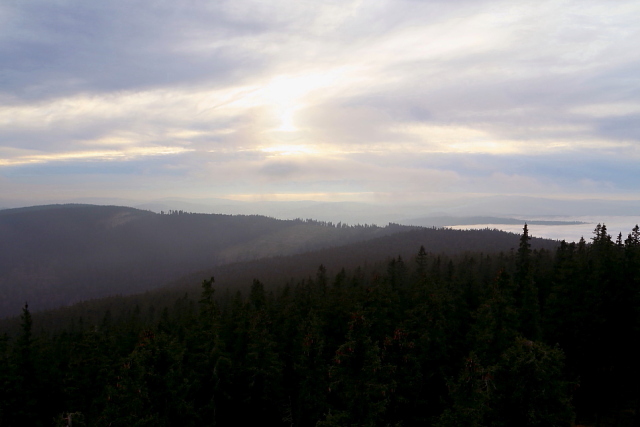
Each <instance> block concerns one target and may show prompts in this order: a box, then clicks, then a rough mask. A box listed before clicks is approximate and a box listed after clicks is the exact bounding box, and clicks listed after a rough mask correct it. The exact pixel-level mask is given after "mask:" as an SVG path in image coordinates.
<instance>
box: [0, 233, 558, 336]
mask: <svg viewBox="0 0 640 427" xmlns="http://www.w3.org/2000/svg"><path fill="white" fill-rule="evenodd" d="M519 238H520V236H519V235H517V234H514V233H508V232H505V231H500V230H490V229H484V230H451V229H443V228H414V229H410V230H406V231H402V232H398V233H394V234H391V235H387V236H382V237H378V238H374V239H370V240H367V241H361V242H356V243H351V244H347V245H344V246H340V247H332V248H324V249H318V250H315V251H310V252H305V253H301V254H297V255H289V256H276V257H269V258H262V259H256V260H252V261H245V262H235V263H230V264H225V265H218V266H211V267H209V268H206V269H202V270H197V271H192V272H190V273H189V274H185V275H184V276H183V277H181V278H179V279H176V280H173V281H171V282H169V283H167V285H166V286H162V287H160V288H158V289H154V290H150V291H149V292H146V293H144V294H136V295H130V296H119V297H110V298H103V299H97V300H92V301H86V302H83V303H81V304H76V305H74V306H72V307H65V308H64V309H61V310H54V311H47V312H43V313H36V314H35V315H34V321H36V320H37V322H36V323H38V324H46V325H58V327H59V326H65V325H66V324H65V319H67V320H68V319H72V318H79V317H82V318H83V319H85V321H87V322H88V323H89V324H91V323H95V322H99V321H100V320H101V319H102V316H103V315H104V313H105V311H106V310H110V311H111V312H112V314H113V315H114V316H116V317H117V316H118V313H127V312H131V311H132V310H133V309H134V307H136V306H137V307H139V308H140V309H141V310H142V311H143V312H147V311H149V310H155V311H159V310H160V309H161V308H162V307H166V306H171V305H172V304H173V303H174V302H175V301H176V299H178V298H180V297H183V296H184V295H189V297H190V298H191V300H193V299H195V300H197V299H198V298H199V295H200V292H201V284H202V281H203V280H204V279H208V278H209V277H212V276H213V277H215V285H214V288H215V289H216V295H218V296H220V295H224V293H225V292H226V291H227V290H228V291H230V292H231V294H232V295H233V293H234V292H235V291H238V290H240V291H243V292H246V291H248V290H249V288H250V287H251V284H252V283H253V279H259V280H260V281H261V282H262V283H264V285H265V287H266V289H268V290H269V289H274V288H276V287H278V286H281V285H283V284H284V283H288V282H293V283H296V282H297V281H299V280H301V279H304V278H307V277H315V275H316V273H317V271H318V268H319V266H320V265H323V266H324V267H325V268H326V274H327V276H328V277H330V278H331V277H334V276H335V275H336V274H337V273H338V272H339V271H340V270H341V269H342V268H345V269H346V270H354V269H356V268H357V267H359V266H367V265H368V266H371V265H373V264H377V263H385V262H387V261H388V260H389V259H390V258H392V257H401V258H402V259H403V260H404V261H405V263H412V260H413V259H414V257H415V256H416V255H417V253H418V251H419V249H420V246H424V247H425V250H426V251H427V252H428V253H432V254H443V255H445V256H459V257H464V256H465V254H466V253H484V254H496V253H499V252H506V253H509V252H511V251H512V250H516V249H517V247H518V242H519ZM557 245H558V242H556V241H553V240H548V239H540V238H535V237H534V238H532V239H531V247H532V248H533V249H547V250H553V249H555V248H556V247H557ZM495 258H496V257H494V259H495ZM17 327H18V321H17V318H14V319H11V320H7V321H0V331H2V330H16V329H17Z"/></svg>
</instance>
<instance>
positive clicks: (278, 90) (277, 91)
mask: <svg viewBox="0 0 640 427" xmlns="http://www.w3.org/2000/svg"><path fill="white" fill-rule="evenodd" d="M339 74H341V71H340V70H337V71H333V72H326V73H313V74H303V75H298V76H289V75H280V76H277V77H275V78H274V79H272V80H271V81H270V82H269V83H268V84H267V86H266V87H265V88H264V91H263V96H264V101H265V103H266V104H267V105H270V106H271V108H273V109H274V110H275V112H276V114H277V116H278V119H279V122H280V126H279V127H278V128H277V129H275V130H279V131H283V132H295V131H296V130H298V128H297V127H296V126H295V125H294V122H293V117H294V113H295V112H296V111H298V110H300V109H302V108H304V107H305V106H306V102H307V101H308V100H307V99H306V98H308V96H309V95H310V94H311V93H312V92H314V91H316V90H318V89H321V88H325V87H328V86H331V85H332V84H334V83H335V82H336V81H337V79H338V75H339Z"/></svg>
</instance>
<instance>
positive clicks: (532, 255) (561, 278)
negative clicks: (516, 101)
mask: <svg viewBox="0 0 640 427" xmlns="http://www.w3.org/2000/svg"><path fill="white" fill-rule="evenodd" d="M514 238H515V239H516V240H515V241H514V250H512V251H509V252H504V251H503V252H495V253H493V252H491V253H489V252H486V253H480V252H465V253H458V254H444V253H430V252H427V251H425V249H424V247H417V248H416V249H415V255H414V256H413V257H412V258H410V259H409V258H402V257H398V256H397V255H394V254H389V258H388V259H387V261H386V262H384V263H371V264H365V265H361V266H360V267H356V268H349V269H348V270H347V269H342V270H337V271H338V273H336V274H328V269H327V268H326V266H324V265H319V266H318V268H317V271H316V272H315V274H314V275H312V276H307V277H304V278H299V279H297V280H289V281H284V282H283V283H281V284H279V285H278V286H269V287H266V286H265V285H264V284H263V283H262V282H261V281H260V277H256V278H255V280H253V283H252V284H251V287H250V290H249V291H247V292H240V291H237V292H236V291H229V290H228V289H227V290H226V291H220V290H219V288H218V286H220V284H219V283H217V282H216V280H215V279H214V278H213V277H212V278H206V279H205V280H203V281H202V286H201V289H200V294H199V295H192V296H189V295H185V296H183V297H180V298H177V299H175V300H173V301H170V302H167V303H166V304H165V305H164V306H163V307H161V308H154V307H153V306H135V307H134V308H133V309H131V310H127V311H120V312H117V313H115V312H112V311H109V310H108V311H105V312H103V313H100V320H98V321H87V320H83V319H82V318H78V319H73V320H72V321H71V322H69V323H68V324H66V325H65V326H64V327H56V328H47V325H35V322H34V321H33V318H32V316H31V313H30V312H29V308H28V306H27V305H25V306H24V307H23V309H22V315H21V317H20V328H19V331H18V332H17V333H14V334H4V336H2V338H1V339H0V384H2V386H1V387H0V393H1V395H0V425H2V426H17V425H28V426H50V425H56V426H66V425H71V421H72V423H73V424H72V425H73V426H76V427H77V426H83V425H84V426H127V427H128V426H213V425H216V426H232V425H233V426H235V425H258V424H260V425H282V426H319V427H328V426H418V425H420V426H425V425H426V426H438V427H447V426H471V427H472V426H540V427H548V426H569V425H572V423H575V424H583V425H594V426H639V425H640V369H639V368H638V363H637V354H636V352H635V351H634V348H635V344H636V342H637V341H638V340H637V337H638V336H639V334H638V333H639V327H640V323H639V317H638V315H639V314H640V313H639V308H640V301H639V297H640V295H639V293H638V290H639V289H640V230H639V228H638V226H636V227H635V228H634V229H633V230H632V231H631V233H630V234H629V235H628V236H627V238H626V239H625V238H623V236H621V235H620V236H617V239H615V238H614V239H612V238H611V236H610V235H609V234H608V233H607V229H606V226H604V225H598V227H597V228H596V229H595V231H594V236H593V238H592V239H590V240H589V241H585V240H581V241H580V242H578V243H569V244H568V243H565V242H561V243H560V244H559V245H558V246H557V248H556V249H553V250H549V249H535V250H534V249H532V248H531V246H530V237H529V235H528V230H527V227H526V226H525V228H524V232H523V233H522V235H521V236H520V238H519V241H517V239H518V237H517V236H515V237H514ZM340 267H341V266H332V268H338V269H339V268H340Z"/></svg>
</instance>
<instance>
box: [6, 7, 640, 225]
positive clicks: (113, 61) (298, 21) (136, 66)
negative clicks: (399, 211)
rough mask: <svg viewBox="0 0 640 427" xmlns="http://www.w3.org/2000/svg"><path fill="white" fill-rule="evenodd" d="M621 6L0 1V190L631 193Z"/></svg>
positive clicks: (628, 52)
mask: <svg viewBox="0 0 640 427" xmlns="http://www.w3.org/2000/svg"><path fill="white" fill-rule="evenodd" d="M639 17H640V3H638V2H637V1H615V2H601V1H562V2H557V1H542V2H541V1H535V2H533V1H519V2H507V1H504V2H502V1H484V2H483V1H455V2H443V1H417V0H415V1H401V0H396V1H383V0H381V1H377V0H376V1H367V2H363V1H344V0H341V1H323V2H318V1H295V2H292V1H278V0H275V1H268V2H267V1H250V0H241V1H237V0H234V1H217V2H191V1H188V2H153V3H151V2H141V1H134V2H131V1H123V0H114V1H109V2H84V1H77V0H76V1H74V0H61V1H56V2H50V1H40V0H34V1H28V2H22V1H5V2H2V4H0V198H2V199H3V201H4V202H5V203H4V205H5V206H8V205H16V204H23V205H24V204H36V203H41V202H44V201H46V202H52V201H57V202H67V201H72V200H76V199H78V198H87V197H93V198H102V199H106V198H121V199H130V200H138V201H149V200H155V199H159V198H172V197H174V198H175V197H182V198H190V199H195V200H197V199H200V200H204V199H210V198H224V199H230V200H236V201H296V200H315V201H359V202H368V203H381V204H382V203H386V204H402V203H435V202H440V201H446V200H450V199H452V198H453V199H456V198H457V199H460V198H466V197H474V198H478V197H488V196H500V197H506V196H529V197H541V196H544V197H546V199H545V200H546V202H545V203H546V204H548V205H549V206H551V205H553V203H554V202H553V201H554V200H555V201H566V200H573V201H575V200H578V201H579V200H583V199H584V200H586V199H589V200H593V199H597V200H603V201H607V200H608V201H613V200H615V201H617V202H624V203H627V202H630V201H632V202H633V201H637V200H639V197H638V195H639V191H638V182H640V180H639V178H640V176H639V175H640V174H639V172H638V170H639V168H638V161H639V160H640V150H639V149H638V140H639V138H640V127H639V123H640V34H639V33H640V27H638V25H637V22H638V18H639ZM539 207H540V206H539ZM545 209H546V208H545ZM542 210H544V209H542ZM555 213H558V212H555ZM612 214H620V212H612ZM622 214H625V213H622ZM632 225H633V224H632V223H631V222H630V224H629V227H631V226H632Z"/></svg>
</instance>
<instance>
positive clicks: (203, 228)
mask: <svg viewBox="0 0 640 427" xmlns="http://www.w3.org/2000/svg"><path fill="white" fill-rule="evenodd" d="M411 228H412V227H408V226H401V225H397V224H389V225H388V226H386V227H377V226H374V225H354V226H347V225H344V224H341V223H339V224H332V223H327V222H318V221H313V220H302V219H298V220H287V221H284V220H277V219H274V218H268V217H264V216H259V215H221V214H194V213H187V212H183V211H173V210H172V211H170V214H155V213H153V212H149V211H142V210H138V209H133V208H126V207H119V206H92V205H50V206H37V207H31V208H21V209H7V210H0V318H2V317H4V316H9V315H17V314H19V313H20V311H19V307H20V306H21V304H23V303H24V301H25V300H28V301H29V302H30V305H31V308H32V310H35V311H41V310H44V309H52V308H57V307H62V306H66V305H69V304H72V303H76V302H79V301H83V300H88V299H91V298H101V297H105V296H108V295H116V294H132V293H139V292H144V291H147V290H151V289H157V288H159V287H162V286H163V285H165V284H167V283H168V282H170V281H172V280H176V279H178V278H180V277H182V276H184V275H185V274H189V273H192V272H194V271H198V270H202V269H204V268H209V267H213V266H220V265H224V264H228V263H232V262H238V261H248V260H254V259H259V258H264V257H271V256H283V255H291V254H297V253H302V252H306V251H310V250H317V249H319V248H325V247H333V246H339V245H346V244H349V243H354V242H359V241H364V240H368V239H373V238H377V237H381V236H385V235H389V234H393V233H398V232H401V231H406V230H410V229H411Z"/></svg>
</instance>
